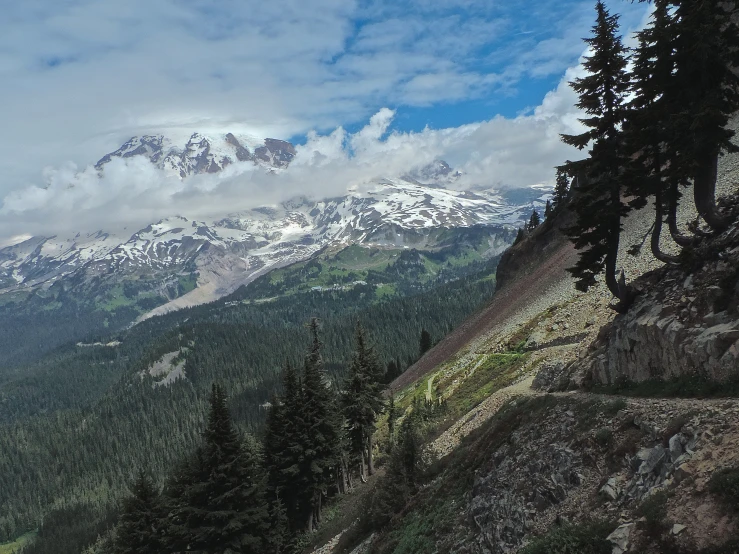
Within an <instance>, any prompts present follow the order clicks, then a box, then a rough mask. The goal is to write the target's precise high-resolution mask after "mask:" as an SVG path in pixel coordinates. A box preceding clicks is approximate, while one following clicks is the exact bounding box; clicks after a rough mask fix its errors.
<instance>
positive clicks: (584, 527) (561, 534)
mask: <svg viewBox="0 0 739 554" xmlns="http://www.w3.org/2000/svg"><path fill="white" fill-rule="evenodd" d="M615 527H616V525H615V524H613V523H611V522H607V521H599V522H593V523H586V524H580V525H563V526H562V527H555V528H553V529H551V530H550V531H549V532H548V533H547V534H546V535H543V536H541V537H539V538H537V539H535V540H534V541H532V542H531V543H530V544H529V545H527V546H526V547H525V548H524V549H523V550H521V551H520V552H521V554H575V553H577V554H611V550H612V549H613V545H612V544H611V543H610V542H608V541H607V540H606V537H607V536H608V535H609V534H610V533H611V531H613V530H614V529H615Z"/></svg>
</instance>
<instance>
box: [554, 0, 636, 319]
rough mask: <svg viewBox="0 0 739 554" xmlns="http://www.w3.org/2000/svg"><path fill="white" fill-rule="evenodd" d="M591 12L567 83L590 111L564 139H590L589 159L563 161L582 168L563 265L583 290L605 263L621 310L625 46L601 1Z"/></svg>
mask: <svg viewBox="0 0 739 554" xmlns="http://www.w3.org/2000/svg"><path fill="white" fill-rule="evenodd" d="M596 12H597V20H596V24H595V26H594V27H593V36H592V38H589V39H585V42H587V43H588V45H589V46H590V47H591V49H592V51H593V53H592V55H591V56H588V57H587V58H586V59H585V62H584V66H585V69H586V70H587V72H588V75H587V76H585V77H582V78H578V79H576V80H575V81H573V82H572V83H571V84H572V87H573V89H574V90H575V91H576V92H577V93H578V94H579V95H580V99H579V101H578V103H577V106H578V108H580V109H581V110H583V111H584V112H585V113H586V114H588V116H589V117H587V118H583V119H581V120H580V121H581V122H582V123H583V124H584V125H585V126H586V127H588V130H587V131H586V132H584V133H582V134H580V135H562V140H563V141H564V142H565V143H567V144H570V145H572V146H575V147H577V148H579V149H583V148H585V147H586V146H588V145H591V146H590V150H589V154H590V157H589V158H588V159H586V160H582V161H580V162H568V163H567V164H566V166H565V168H566V170H567V172H568V173H575V174H579V173H580V172H585V173H586V174H587V179H586V180H585V182H583V183H581V184H580V185H579V186H578V190H577V194H576V195H575V196H574V197H573V199H572V201H571V204H572V207H573V209H574V211H575V213H576V214H577V221H576V223H575V225H573V226H572V227H569V228H567V229H566V230H565V232H566V234H567V235H568V236H569V237H570V238H571V240H572V241H573V243H574V244H575V247H576V248H577V249H578V250H581V252H580V256H579V259H578V261H577V263H576V264H575V266H574V267H572V268H569V269H568V271H570V272H571V273H572V274H573V275H574V276H575V278H576V279H577V281H576V284H577V287H578V288H579V289H580V290H587V289H588V288H589V287H591V286H592V285H594V284H595V277H596V276H597V275H598V274H599V273H601V272H603V270H604V269H605V274H606V275H605V280H606V285H607V286H608V289H609V290H610V291H611V293H612V294H613V295H614V296H615V297H616V298H617V299H618V300H619V302H618V304H617V305H616V309H617V310H619V311H625V310H626V309H628V306H629V305H630V303H631V301H632V300H633V291H632V290H631V289H630V288H628V287H627V286H626V285H625V283H623V282H619V281H618V280H617V277H616V262H617V257H618V244H619V235H620V233H621V218H622V217H623V216H625V215H626V214H627V213H628V206H627V205H625V204H624V203H623V202H622V201H621V171H622V168H623V167H624V166H625V156H624V148H623V145H622V136H621V124H622V122H623V120H624V118H625V115H626V107H625V96H626V94H627V92H628V88H629V80H628V76H627V73H626V64H627V59H626V48H625V47H624V46H623V44H622V42H621V38H620V36H618V34H617V33H618V16H616V15H610V14H609V12H608V10H607V9H606V7H605V5H604V4H603V2H601V1H598V3H597V4H596Z"/></svg>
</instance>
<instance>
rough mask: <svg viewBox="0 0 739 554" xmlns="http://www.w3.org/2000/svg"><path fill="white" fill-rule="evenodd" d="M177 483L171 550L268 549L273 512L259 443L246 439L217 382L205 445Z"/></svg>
mask: <svg viewBox="0 0 739 554" xmlns="http://www.w3.org/2000/svg"><path fill="white" fill-rule="evenodd" d="M173 485H174V486H173V487H172V489H171V490H172V492H173V493H174V495H175V498H173V502H172V504H173V505H172V510H171V516H170V518H171V519H172V521H173V523H174V529H173V530H172V533H171V536H172V537H173V539H174V540H173V541H172V543H171V546H170V548H172V550H173V551H175V552H177V551H184V550H189V551H195V552H204V553H205V552H207V553H213V554H221V553H227V552H242V553H250V554H259V553H262V552H265V548H266V539H267V535H268V532H269V513H268V505H267V499H266V497H265V492H266V476H265V475H264V474H263V471H262V463H261V454H260V451H259V446H258V444H257V443H256V441H254V440H253V439H247V440H246V442H242V440H241V438H240V437H239V435H238V433H237V431H236V429H235V428H234V426H233V422H232V420H231V414H230V413H229V410H228V405H227V402H226V395H225V393H224V392H223V390H222V389H221V388H220V387H219V386H217V385H213V388H212V391H211V396H210V412H209V415H208V424H207V426H206V429H205V432H204V433H203V445H202V447H201V448H200V449H199V450H198V452H197V456H196V458H195V459H194V460H193V461H191V462H190V463H189V464H187V465H185V466H183V470H182V471H181V478H179V479H178V480H177V482H176V483H174V484H173Z"/></svg>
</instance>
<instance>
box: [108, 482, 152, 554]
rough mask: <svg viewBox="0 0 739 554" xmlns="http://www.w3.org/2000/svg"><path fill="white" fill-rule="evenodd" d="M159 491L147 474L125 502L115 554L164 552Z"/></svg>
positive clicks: (134, 487) (119, 523)
mask: <svg viewBox="0 0 739 554" xmlns="http://www.w3.org/2000/svg"><path fill="white" fill-rule="evenodd" d="M163 516H164V514H163V509H162V502H161V499H160V497H159V491H158V490H157V489H156V486H155V485H154V482H153V481H152V480H151V478H150V477H149V476H148V475H146V473H145V472H144V471H141V472H139V475H138V477H137V479H136V481H135V483H134V484H133V487H132V488H131V496H129V497H128V498H126V499H125V500H124V501H123V506H122V511H121V516H120V519H119V521H118V527H117V529H116V535H115V554H159V553H160V552H162V551H163V550H164V544H163V542H162V538H163V525H164V521H163Z"/></svg>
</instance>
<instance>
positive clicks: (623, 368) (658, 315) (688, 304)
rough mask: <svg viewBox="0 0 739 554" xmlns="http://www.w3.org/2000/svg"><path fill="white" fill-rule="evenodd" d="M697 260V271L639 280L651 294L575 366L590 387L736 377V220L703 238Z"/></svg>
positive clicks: (738, 311) (738, 347) (738, 300)
mask: <svg viewBox="0 0 739 554" xmlns="http://www.w3.org/2000/svg"><path fill="white" fill-rule="evenodd" d="M695 257H696V265H698V266H699V269H697V270H695V271H693V272H692V273H686V272H685V271H684V270H682V269H677V268H676V269H668V268H663V269H660V270H657V271H655V272H652V273H651V274H647V275H645V277H644V278H643V279H644V280H645V281H646V282H647V283H648V286H647V287H646V288H647V289H648V290H649V292H648V293H646V294H643V295H642V296H640V297H639V298H638V299H637V301H636V302H635V304H634V305H633V306H632V307H631V309H630V310H629V312H628V313H626V314H624V315H619V316H617V317H616V318H615V319H614V321H613V323H612V324H611V327H610V330H609V332H607V333H602V335H605V336H604V337H603V338H602V339H601V340H600V341H596V343H594V345H593V346H592V347H591V349H592V350H591V353H590V355H589V356H588V357H587V358H586V359H585V360H583V361H582V362H580V364H579V365H580V368H581V369H584V370H585V372H586V373H589V374H590V375H591V376H592V379H593V382H594V383H596V384H611V383H614V382H617V381H619V380H624V379H625V380H628V381H633V382H640V381H645V380H650V379H662V380H669V379H674V378H677V377H681V376H686V375H687V376H692V375H695V376H698V377H702V378H706V379H709V380H714V381H720V382H725V381H728V380H730V379H733V378H736V377H737V376H739V309H737V304H738V303H739V222H736V223H735V224H734V225H733V226H732V227H731V228H730V229H729V230H728V231H726V232H724V233H723V234H721V235H720V236H718V237H716V238H715V239H712V240H710V241H705V244H704V245H702V246H701V247H699V248H697V249H696V253H695ZM637 284H638V283H637ZM642 284H644V283H642Z"/></svg>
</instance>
